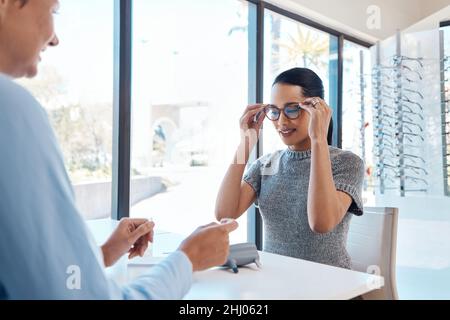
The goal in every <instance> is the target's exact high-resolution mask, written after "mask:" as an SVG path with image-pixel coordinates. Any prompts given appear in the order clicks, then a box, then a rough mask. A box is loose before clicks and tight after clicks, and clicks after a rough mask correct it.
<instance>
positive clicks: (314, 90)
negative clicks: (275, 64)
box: [273, 68, 333, 146]
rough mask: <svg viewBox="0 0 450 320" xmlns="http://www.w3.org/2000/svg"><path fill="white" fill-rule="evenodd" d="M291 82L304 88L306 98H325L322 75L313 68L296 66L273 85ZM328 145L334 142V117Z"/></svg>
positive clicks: (280, 76) (303, 92)
mask: <svg viewBox="0 0 450 320" xmlns="http://www.w3.org/2000/svg"><path fill="white" fill-rule="evenodd" d="M276 84H289V85H293V86H298V87H300V88H301V89H302V94H303V96H305V97H306V98H313V97H319V98H321V99H324V97H325V89H324V87H323V82H322V80H321V79H320V77H319V76H318V75H317V74H316V73H315V72H314V71H312V70H310V69H307V68H294V69H290V70H288V71H285V72H283V73H282V74H280V75H279V76H278V77H277V78H276V79H275V82H274V83H273V85H276ZM327 140H328V145H330V146H331V145H332V144H333V119H331V121H330V127H329V128H328V136H327Z"/></svg>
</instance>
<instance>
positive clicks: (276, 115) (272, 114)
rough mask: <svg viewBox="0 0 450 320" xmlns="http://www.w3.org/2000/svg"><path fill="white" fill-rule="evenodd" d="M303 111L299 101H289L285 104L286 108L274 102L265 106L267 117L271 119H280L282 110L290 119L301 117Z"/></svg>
mask: <svg viewBox="0 0 450 320" xmlns="http://www.w3.org/2000/svg"><path fill="white" fill-rule="evenodd" d="M301 111H302V107H301V106H300V103H298V102H292V103H287V104H286V105H285V106H284V109H280V108H278V107H277V106H275V105H273V104H269V105H267V106H266V108H264V113H265V114H266V117H267V119H269V120H271V121H278V120H279V119H280V116H281V112H283V113H284V115H285V116H286V118H288V119H290V120H295V119H298V118H299V117H300V114H301Z"/></svg>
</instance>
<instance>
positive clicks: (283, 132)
mask: <svg viewBox="0 0 450 320" xmlns="http://www.w3.org/2000/svg"><path fill="white" fill-rule="evenodd" d="M296 131H297V129H295V128H293V129H290V128H282V129H279V130H278V133H279V134H280V135H281V136H282V137H283V138H289V137H290V136H292V135H293V134H294V133H295V132H296Z"/></svg>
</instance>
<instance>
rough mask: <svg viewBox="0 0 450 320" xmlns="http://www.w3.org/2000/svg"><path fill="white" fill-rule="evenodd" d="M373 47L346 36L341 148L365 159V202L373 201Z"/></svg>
mask: <svg viewBox="0 0 450 320" xmlns="http://www.w3.org/2000/svg"><path fill="white" fill-rule="evenodd" d="M370 59H371V56H370V50H369V49H368V48H366V47H362V46H360V45H358V44H356V43H353V42H350V41H347V40H345V41H344V48H343V66H344V69H343V93H342V149H344V150H349V151H352V152H353V153H355V154H357V155H359V156H360V157H361V158H362V159H363V160H364V161H365V163H366V168H367V170H366V179H365V183H364V203H368V202H372V203H373V200H374V199H373V196H374V193H373V187H374V179H373V175H372V172H373V171H374V168H373V163H374V159H373V157H372V154H373V122H372V90H371V89H372V83H371V71H372V69H371V60H370Z"/></svg>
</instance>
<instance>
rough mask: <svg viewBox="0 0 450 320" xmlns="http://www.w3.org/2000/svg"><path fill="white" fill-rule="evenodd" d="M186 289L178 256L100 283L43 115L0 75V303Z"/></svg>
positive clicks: (186, 267) (98, 265)
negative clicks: (126, 278) (123, 279)
mask: <svg viewBox="0 0 450 320" xmlns="http://www.w3.org/2000/svg"><path fill="white" fill-rule="evenodd" d="M191 283H192V265H191V263H190V261H189V259H188V258H187V257H186V255H185V254H184V253H182V252H175V253H174V254H172V255H171V256H169V257H168V258H167V259H166V260H165V261H163V262H162V263H161V264H160V265H158V266H155V267H153V268H151V269H149V272H148V273H147V274H146V275H144V276H142V277H140V278H138V279H136V280H135V281H133V282H131V283H129V284H127V285H125V286H118V285H117V284H116V283H114V281H112V280H111V279H108V278H107V276H106V274H105V270H104V266H103V262H102V258H101V253H100V250H99V248H98V247H97V245H96V244H95V243H93V241H92V240H91V237H90V234H89V231H88V230H87V227H86V225H85V223H84V221H83V219H82V217H81V216H80V214H79V212H78V209H77V207H76V204H75V199H74V193H73V190H72V186H71V184H70V180H69V177H68V175H67V172H66V170H65V167H64V162H63V158H62V154H61V151H60V149H59V147H58V143H57V140H56V138H55V135H54V133H53V131H52V129H51V127H50V124H49V121H48V118H47V115H46V113H45V111H44V110H43V109H42V107H41V106H40V105H39V103H38V102H37V101H36V100H35V99H34V98H33V97H32V96H31V95H30V93H29V92H28V91H26V90H25V89H24V88H22V87H21V86H19V85H17V84H15V83H14V82H13V81H12V80H11V79H9V78H7V77H6V76H3V75H0V299H14V300H17V299H18V300H22V299H33V300H34V299H39V300H40V299H52V300H53V299H56V300H64V299H82V300H84V299H95V300H98V299H101V300H103V299H181V298H182V297H183V296H184V295H185V294H186V293H187V292H188V291H189V289H190V286H191Z"/></svg>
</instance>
